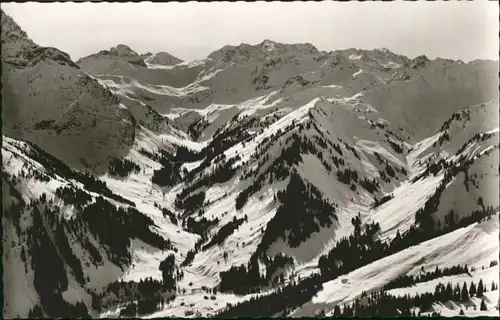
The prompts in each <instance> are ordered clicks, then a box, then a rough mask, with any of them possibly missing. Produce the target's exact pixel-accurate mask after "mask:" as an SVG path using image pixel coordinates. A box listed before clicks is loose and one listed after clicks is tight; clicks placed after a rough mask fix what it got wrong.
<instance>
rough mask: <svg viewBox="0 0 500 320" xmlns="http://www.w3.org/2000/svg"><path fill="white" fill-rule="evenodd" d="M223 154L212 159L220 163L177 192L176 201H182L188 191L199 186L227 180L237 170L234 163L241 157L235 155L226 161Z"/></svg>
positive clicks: (207, 185) (206, 186)
mask: <svg viewBox="0 0 500 320" xmlns="http://www.w3.org/2000/svg"><path fill="white" fill-rule="evenodd" d="M225 159H226V156H225V154H224V153H223V154H221V155H219V156H217V157H216V158H215V159H214V162H216V163H219V162H222V164H219V165H216V166H215V168H214V169H213V170H212V171H211V172H209V173H208V174H206V175H203V176H201V177H200V178H199V179H197V180H196V182H195V183H193V184H191V185H189V186H187V187H185V188H184V189H182V191H181V192H180V193H178V194H177V197H176V201H178V202H182V200H183V199H185V198H186V197H187V196H188V195H189V194H190V193H192V192H193V191H195V190H197V189H200V188H203V187H205V188H209V187H211V186H212V185H214V184H216V183H224V182H227V181H229V180H230V179H231V178H232V177H233V176H234V175H235V174H236V172H237V171H238V169H239V168H238V167H233V166H234V164H235V163H236V162H237V161H239V160H240V159H241V157H240V155H237V156H235V157H233V158H231V159H229V160H228V161H227V162H224V160H225Z"/></svg>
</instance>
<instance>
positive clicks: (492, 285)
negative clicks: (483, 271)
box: [491, 281, 497, 291]
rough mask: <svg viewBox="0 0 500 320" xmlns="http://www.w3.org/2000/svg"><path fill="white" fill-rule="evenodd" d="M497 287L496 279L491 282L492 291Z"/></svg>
mask: <svg viewBox="0 0 500 320" xmlns="http://www.w3.org/2000/svg"><path fill="white" fill-rule="evenodd" d="M496 289H497V288H496V286H495V281H493V282H491V291H495V290H496Z"/></svg>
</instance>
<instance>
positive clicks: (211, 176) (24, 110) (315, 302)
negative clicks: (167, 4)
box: [2, 12, 500, 318]
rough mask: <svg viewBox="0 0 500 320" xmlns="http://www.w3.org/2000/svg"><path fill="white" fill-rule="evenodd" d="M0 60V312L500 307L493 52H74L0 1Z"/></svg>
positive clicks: (447, 312) (447, 311) (399, 311)
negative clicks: (488, 56)
mask: <svg viewBox="0 0 500 320" xmlns="http://www.w3.org/2000/svg"><path fill="white" fill-rule="evenodd" d="M2 70H3V74H2V83H3V89H4V90H3V91H2V97H3V99H4V100H3V102H4V103H3V105H4V106H5V107H4V108H3V119H4V120H3V128H4V130H3V131H2V137H3V141H2V159H3V160H2V161H3V165H2V169H3V170H2V173H3V174H2V190H4V192H3V194H2V197H3V199H2V200H3V201H2V202H3V218H2V223H3V230H4V233H3V239H2V240H3V241H2V243H3V246H4V247H3V248H4V256H3V265H4V268H3V270H4V278H3V279H4V297H5V302H4V310H5V311H4V316H5V317H7V318H12V317H28V316H29V317H42V316H48V317H60V316H64V317H80V316H92V317H114V316H131V317H135V316H139V317H163V316H180V317H190V316H228V317H233V316H255V317H262V316H266V317H273V316H291V317H302V316H319V315H327V316H330V315H332V316H340V315H342V316H353V315H356V316H366V315H380V316H395V315H418V314H422V315H425V314H433V313H434V314H436V313H437V314H440V315H444V316H455V315H459V314H462V313H463V314H464V315H467V316H477V315H497V316H498V315H499V311H498V302H499V294H498V292H499V291H498V283H499V278H498V271H499V270H498V256H499V245H498V237H497V236H498V220H499V214H498V211H499V200H498V194H499V187H498V180H499V171H500V170H499V169H500V165H499V159H498V147H499V140H498V139H499V113H498V91H497V88H498V63H497V62H492V61H474V62H470V63H463V62H462V61H453V60H447V59H435V60H431V59H428V58H427V57H425V56H420V57H417V58H415V59H410V58H407V57H404V56H402V55H398V54H395V53H392V52H390V51H389V50H387V49H377V50H357V49H348V50H337V51H331V52H324V51H320V50H318V49H316V48H315V47H314V46H313V45H311V44H281V43H277V42H273V41H270V40H265V41H263V42H262V43H260V44H256V45H249V44H241V45H239V46H225V47H223V48H221V49H220V50H217V51H215V52H213V53H211V54H210V55H209V56H208V57H207V58H206V59H204V60H201V61H182V60H180V59H179V58H176V57H174V56H171V55H170V54H168V53H166V52H160V53H155V54H153V53H147V54H138V53H136V52H135V51H134V50H133V49H131V48H130V47H128V46H126V45H122V44H121V45H117V46H116V47H113V48H111V49H110V50H103V51H100V52H99V53H96V54H93V55H91V56H88V57H85V58H82V59H80V60H79V61H77V62H76V63H75V62H73V61H71V59H70V58H69V56H68V55H66V54H65V53H63V52H61V51H59V50H57V49H54V48H42V47H40V46H38V45H36V44H35V43H34V42H33V41H32V40H30V39H29V38H28V36H27V35H26V34H25V33H24V32H23V31H22V30H21V28H20V27H19V26H18V25H17V24H16V23H15V22H14V21H13V20H12V19H11V18H10V17H8V16H7V15H5V14H4V13H3V12H2ZM457 286H458V289H457Z"/></svg>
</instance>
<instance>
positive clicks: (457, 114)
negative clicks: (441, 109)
mask: <svg viewBox="0 0 500 320" xmlns="http://www.w3.org/2000/svg"><path fill="white" fill-rule="evenodd" d="M462 115H464V116H465V117H464V118H465V119H468V120H470V114H469V111H468V110H467V109H463V110H460V111H457V112H455V113H453V114H452V115H451V117H450V118H448V120H446V121H445V122H444V123H443V125H442V126H441V128H440V129H439V131H447V130H449V129H450V125H451V122H452V121H454V120H461V119H462Z"/></svg>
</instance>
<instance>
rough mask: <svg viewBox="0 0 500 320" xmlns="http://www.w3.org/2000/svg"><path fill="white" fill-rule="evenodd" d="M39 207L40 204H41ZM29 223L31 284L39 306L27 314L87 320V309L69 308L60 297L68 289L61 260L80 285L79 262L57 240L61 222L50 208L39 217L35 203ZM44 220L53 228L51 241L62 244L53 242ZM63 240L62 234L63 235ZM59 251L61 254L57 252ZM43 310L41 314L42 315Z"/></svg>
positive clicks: (64, 245) (70, 251) (81, 278)
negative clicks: (65, 262)
mask: <svg viewBox="0 0 500 320" xmlns="http://www.w3.org/2000/svg"><path fill="white" fill-rule="evenodd" d="M40 204H41V206H42V207H43V205H44V203H41V201H40ZM32 217H33V224H32V225H31V226H30V227H29V230H28V251H29V255H30V257H31V268H32V270H33V272H34V276H33V284H34V287H35V290H36V292H37V293H38V295H39V297H40V304H41V305H40V306H37V307H35V308H33V309H32V310H30V312H29V313H30V314H31V315H33V316H35V317H41V316H42V313H44V314H45V315H47V316H49V317H71V318H78V317H89V314H88V310H87V308H86V307H85V305H84V304H83V303H82V302H78V303H77V304H75V305H73V304H70V303H68V302H67V301H66V300H64V298H63V297H62V292H64V291H66V290H67V288H68V277H67V273H66V267H65V264H64V261H65V260H66V261H67V263H68V265H69V266H70V267H71V268H74V269H73V271H74V274H75V278H77V280H78V281H79V282H81V283H83V282H84V280H83V273H82V270H81V266H80V264H79V260H78V259H76V257H75V256H74V254H73V252H72V250H71V248H70V247H69V244H68V241H67V239H61V234H60V232H64V231H61V229H60V228H62V226H61V225H60V224H61V222H60V221H59V220H58V219H59V218H58V217H57V216H56V214H55V213H54V212H53V211H51V210H50V209H46V210H44V214H42V213H41V212H40V210H39V208H38V203H36V204H34V205H33V210H32ZM43 217H46V219H47V224H48V225H49V226H54V225H55V226H56V230H57V231H56V238H55V241H64V240H65V241H66V242H65V243H64V244H60V243H57V246H56V243H54V242H53V240H52V239H51V235H50V230H48V229H47V228H46V226H45V223H44V221H43ZM64 237H65V235H64ZM58 248H59V250H60V251H61V255H62V257H61V255H60V254H59V252H58ZM42 309H43V312H42Z"/></svg>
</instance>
